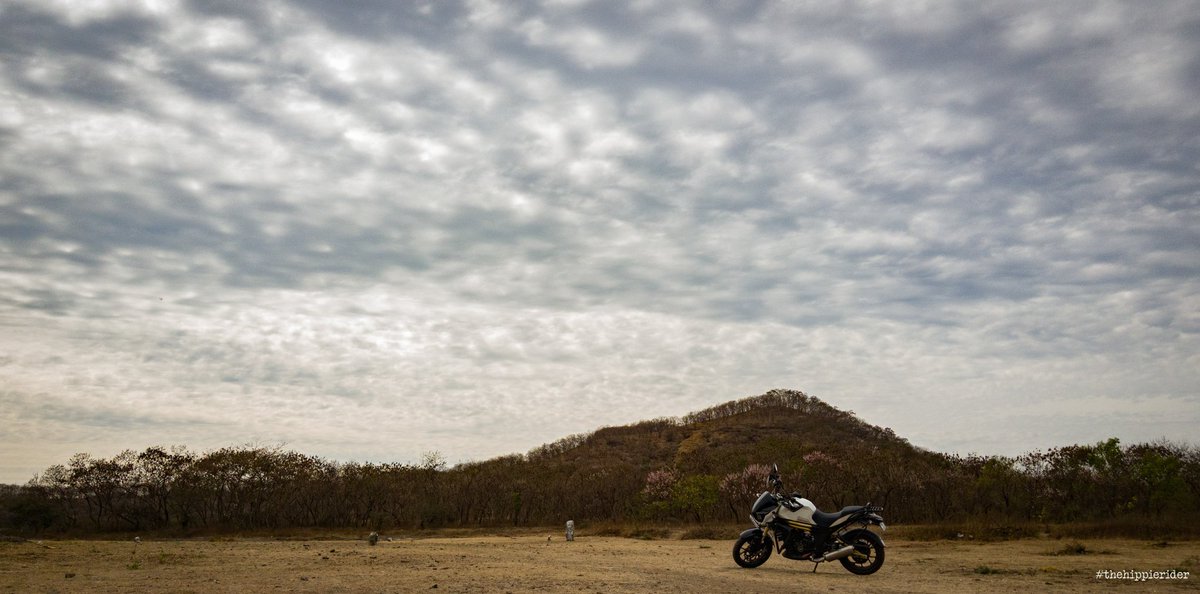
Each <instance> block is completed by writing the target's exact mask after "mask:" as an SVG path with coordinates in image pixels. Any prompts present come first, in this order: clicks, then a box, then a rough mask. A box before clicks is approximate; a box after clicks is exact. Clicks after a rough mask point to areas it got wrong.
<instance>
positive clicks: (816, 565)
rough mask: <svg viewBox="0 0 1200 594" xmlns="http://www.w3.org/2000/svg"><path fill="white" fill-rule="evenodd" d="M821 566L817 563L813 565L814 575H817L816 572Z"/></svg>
mask: <svg viewBox="0 0 1200 594" xmlns="http://www.w3.org/2000/svg"><path fill="white" fill-rule="evenodd" d="M820 566H821V564H820V563H815V562H814V563H813V573H816V572H817V568H818V567H820Z"/></svg>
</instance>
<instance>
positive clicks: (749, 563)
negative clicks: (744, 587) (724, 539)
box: [733, 534, 771, 569]
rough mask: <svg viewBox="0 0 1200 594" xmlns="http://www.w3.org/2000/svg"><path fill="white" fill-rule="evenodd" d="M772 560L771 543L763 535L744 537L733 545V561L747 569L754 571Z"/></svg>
mask: <svg viewBox="0 0 1200 594" xmlns="http://www.w3.org/2000/svg"><path fill="white" fill-rule="evenodd" d="M770 558H771V541H770V540H765V539H763V536H762V534H751V535H749V536H743V537H741V538H739V539H738V540H737V542H735V543H733V561H734V562H735V563H737V564H738V565H740V566H742V567H745V568H746V569H753V568H755V567H758V566H759V565H762V564H763V563H766V562H767V559H770Z"/></svg>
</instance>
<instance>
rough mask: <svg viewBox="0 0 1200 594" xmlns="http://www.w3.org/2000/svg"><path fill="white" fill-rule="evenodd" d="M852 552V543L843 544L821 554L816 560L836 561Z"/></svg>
mask: <svg viewBox="0 0 1200 594" xmlns="http://www.w3.org/2000/svg"><path fill="white" fill-rule="evenodd" d="M853 552H854V547H853V546H852V545H847V546H844V547H842V548H840V549H838V550H836V551H834V552H832V553H826V554H825V555H824V556H822V557H821V558H820V559H818V561H836V560H838V559H841V558H843V557H849V556H850V553H853Z"/></svg>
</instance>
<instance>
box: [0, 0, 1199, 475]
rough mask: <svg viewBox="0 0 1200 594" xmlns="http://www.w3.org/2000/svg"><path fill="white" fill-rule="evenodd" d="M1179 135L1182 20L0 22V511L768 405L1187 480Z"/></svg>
mask: <svg viewBox="0 0 1200 594" xmlns="http://www.w3.org/2000/svg"><path fill="white" fill-rule="evenodd" d="M346 5H348V6H346ZM1197 97H1200V11H1197V10H1196V4H1195V3H1194V2H1192V1H1191V0H1181V1H1178V2H1174V1H1161V2H1157V1H1156V2H1146V3H1141V2H1138V3H1132V2H1096V1H1091V0H1089V1H1084V2H1071V1H1060V2H1051V3H1046V2H1041V1H1030V2H1014V1H1010V0H1005V1H1002V2H1001V1H997V2H984V3H980V2H961V3H952V2H934V3H923V2H921V3H918V2H886V1H885V2H876V1H866V0H864V1H862V2H857V3H853V2H820V1H817V2H753V1H747V2H735V1H730V2H713V3H708V2H676V3H670V2H658V1H654V0H649V1H637V2H628V3H617V2H607V1H593V2H588V1H586V0H582V1H565V2H563V1H558V2H546V3H544V4H528V3H518V2H496V3H490V2H486V1H482V0H480V1H464V2H431V3H428V4H420V3H416V2H391V1H382V0H379V1H363V2H355V3H340V2H324V1H317V0H306V1H301V0H296V1H291V2H282V1H269V0H268V1H262V2H238V1H228V2H220V1H200V0H196V1H193V2H189V1H185V0H142V1H132V0H131V1H120V0H95V1H86V2H80V1H76V0H27V1H26V0H0V287H2V289H0V482H24V481H26V480H28V479H29V478H31V477H32V476H33V475H34V473H37V472H39V471H41V470H43V469H45V468H46V467H47V466H49V465H51V464H56V463H62V462H65V461H66V460H67V458H68V457H69V456H70V455H71V454H73V453H75V452H89V453H92V454H93V455H99V456H111V455H114V454H116V453H117V452H119V451H120V450H122V449H126V448H132V449H142V448H145V447H148V446H151V445H155V444H162V445H172V444H183V445H187V446H189V447H191V448H192V449H194V450H197V451H205V450H207V449H212V448H217V447H223V446H227V445H241V444H247V443H254V444H267V445H278V444H283V445H284V446H285V447H286V448H288V449H293V450H296V451H300V452H304V453H308V454H314V455H320V456H324V457H328V458H330V459H335V460H343V461H349V460H357V461H398V462H406V461H408V462H411V461H415V460H417V459H419V458H420V456H421V455H422V453H423V452H427V451H438V452H441V453H442V454H443V455H444V456H445V457H446V459H447V460H448V461H449V462H451V463H454V462H458V461H466V460H473V459H482V458H486V457H491V456H495V455H501V454H507V453H513V452H524V451H527V450H529V449H530V448H532V447H535V446H537V445H540V444H542V443H546V442H549V441H553V440H555V439H558V438H560V437H563V436H565V435H568V434H571V433H577V432H584V431H590V430H593V429H595V428H597V427H600V426H603V425H614V424H624V423H629V422H633V421H637V420H640V419H647V418H652V417H659V416H675V415H681V414H685V413H687V412H690V411H694V410H698V409H700V408H704V407H707V406H710V405H713V404H716V403H720V402H724V401H727V400H731V399H734V398H741V397H745V396H750V395H755V394H760V393H762V392H765V391H767V390H769V389H772V388H792V389H799V390H803V391H805V392H807V393H809V394H811V395H814V396H816V397H818V398H821V399H823V400H825V401H827V402H829V403H831V404H833V405H835V406H838V407H839V408H843V409H847V410H853V411H855V412H856V414H858V415H859V416H860V417H861V418H863V419H864V420H866V421H868V422H871V423H874V424H878V425H882V426H887V427H891V428H893V429H894V430H895V431H896V432H897V433H899V434H900V435H902V436H905V437H907V438H909V439H910V440H911V441H912V442H913V443H915V444H917V445H920V446H923V447H926V448H930V449H934V450H940V451H958V452H964V453H966V452H979V453H988V454H991V453H996V454H1015V453H1020V452H1024V451H1029V450H1031V449H1035V448H1045V447H1053V446H1059V445H1066V444H1071V443H1077V442H1083V443H1089V442H1094V441H1099V440H1101V439H1104V438H1107V437H1112V436H1116V437H1119V438H1121V439H1122V440H1123V441H1125V442H1135V441H1145V440H1151V439H1155V438H1159V437H1166V438H1170V439H1175V440H1181V441H1183V440H1189V439H1191V438H1192V437H1193V436H1195V435H1196V434H1197V427H1198V426H1200V171H1198V168H1200V102H1198V101H1197V100H1196V98H1197Z"/></svg>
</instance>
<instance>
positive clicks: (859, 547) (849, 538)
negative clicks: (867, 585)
mask: <svg viewBox="0 0 1200 594" xmlns="http://www.w3.org/2000/svg"><path fill="white" fill-rule="evenodd" d="M840 540H841V541H842V542H844V543H846V544H848V545H851V546H853V547H854V552H853V553H850V556H849V557H842V558H841V559H839V561H841V562H842V567H845V568H846V571H849V572H850V573H854V574H858V575H871V574H872V573H875V572H876V571H879V568H880V567H883V539H881V538H879V535H877V534H875V533H874V532H871V531H870V530H852V531H850V532H847V533H846V534H844V535H843V536H842V538H841V539H840Z"/></svg>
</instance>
